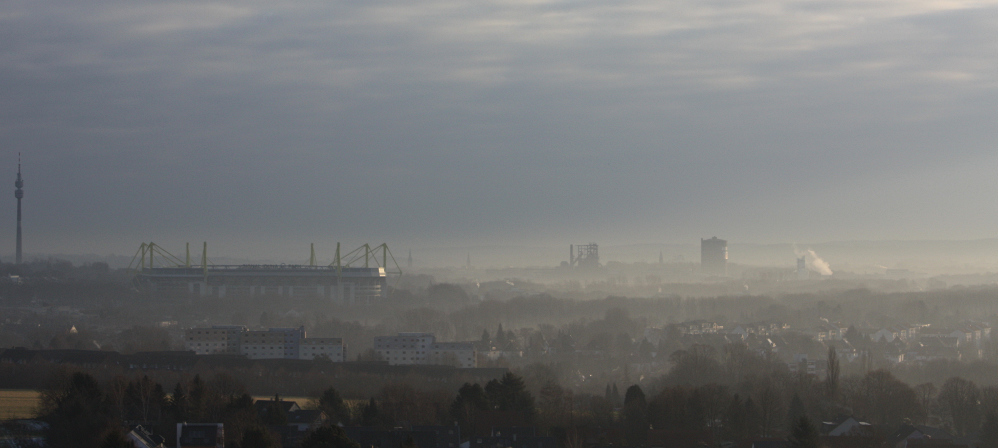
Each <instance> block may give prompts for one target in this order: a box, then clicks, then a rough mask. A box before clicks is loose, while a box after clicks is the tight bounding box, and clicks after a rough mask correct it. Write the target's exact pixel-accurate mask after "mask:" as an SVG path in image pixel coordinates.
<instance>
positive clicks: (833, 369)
mask: <svg viewBox="0 0 998 448" xmlns="http://www.w3.org/2000/svg"><path fill="white" fill-rule="evenodd" d="M838 392H839V355H838V354H837V353H836V352H835V347H828V369H827V370H826V371H825V393H826V394H827V395H828V397H829V398H834V397H835V395H836V394H837V393H838Z"/></svg>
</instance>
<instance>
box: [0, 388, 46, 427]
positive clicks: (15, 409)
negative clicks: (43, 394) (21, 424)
mask: <svg viewBox="0 0 998 448" xmlns="http://www.w3.org/2000/svg"><path fill="white" fill-rule="evenodd" d="M39 398H40V397H39V394H38V392H37V391H34V390H24V389H0V420H9V419H20V418H34V417H35V412H36V411H38V405H39Z"/></svg>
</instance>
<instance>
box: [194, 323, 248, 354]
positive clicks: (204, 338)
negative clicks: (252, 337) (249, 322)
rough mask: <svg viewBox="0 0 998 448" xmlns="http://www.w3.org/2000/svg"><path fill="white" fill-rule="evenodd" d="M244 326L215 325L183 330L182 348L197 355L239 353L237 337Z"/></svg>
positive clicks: (244, 328) (241, 332)
mask: <svg viewBox="0 0 998 448" xmlns="http://www.w3.org/2000/svg"><path fill="white" fill-rule="evenodd" d="M245 331H246V327H240V326H237V325H216V326H213V327H211V328H191V329H190V330H187V331H186V332H184V348H186V349H187V350H190V351H192V352H194V353H196V354H198V355H226V354H228V355H234V354H236V353H239V337H240V336H241V335H242V334H243V332H245Z"/></svg>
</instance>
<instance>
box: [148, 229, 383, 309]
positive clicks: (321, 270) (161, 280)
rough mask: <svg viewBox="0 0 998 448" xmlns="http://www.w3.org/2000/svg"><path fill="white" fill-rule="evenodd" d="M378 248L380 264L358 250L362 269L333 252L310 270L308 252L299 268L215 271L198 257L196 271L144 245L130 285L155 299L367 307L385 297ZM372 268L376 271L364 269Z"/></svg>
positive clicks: (239, 267)
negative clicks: (261, 299)
mask: <svg viewBox="0 0 998 448" xmlns="http://www.w3.org/2000/svg"><path fill="white" fill-rule="evenodd" d="M379 248H383V251H382V257H381V258H382V259H381V260H378V259H377V257H375V256H374V255H373V253H374V251H372V249H371V248H370V247H369V246H367V245H364V246H361V248H360V249H364V252H363V254H364V255H363V257H362V261H363V263H362V264H363V265H364V266H363V267H356V266H351V263H350V262H343V259H341V257H340V256H339V248H338V247H337V257H336V261H335V262H334V264H332V265H329V266H321V265H316V264H315V255H314V250H313V255H312V259H311V262H310V263H309V264H304V265H296V264H290V265H289V264H241V265H216V264H211V263H210V262H208V260H207V257H206V256H204V255H202V262H201V265H196V266H192V265H191V262H190V256H189V255H188V256H187V259H186V261H181V260H180V259H179V258H177V257H174V256H172V255H171V254H169V253H167V252H165V251H163V250H162V249H161V248H159V246H156V245H155V244H154V243H149V244H148V245H146V244H143V247H142V248H140V254H137V255H136V257H141V258H139V259H140V260H141V263H138V264H137V265H136V266H135V271H136V277H135V279H136V282H137V283H138V285H139V286H140V287H141V288H142V289H144V290H147V291H150V292H153V293H158V294H176V295H194V296H200V297H217V298H226V297H254V296H271V297H281V298H300V299H320V300H329V301H331V302H333V303H339V304H360V303H372V302H375V301H377V300H380V299H383V298H385V297H386V295H387V292H388V274H389V273H388V271H387V270H386V269H385V264H387V260H388V257H389V252H388V250H387V246H384V245H382V246H379ZM206 250H207V246H206ZM354 252H357V251H356V250H355V251H354ZM354 252H351V253H350V254H348V255H351V254H353V253H354ZM188 253H189V250H188ZM147 260H148V263H147ZM157 260H162V261H160V263H159V265H157V264H154V263H156V262H157ZM352 261H356V260H352ZM392 261H394V260H392ZM372 263H373V264H375V265H377V264H380V266H370V265H371V264H372ZM399 274H401V272H399Z"/></svg>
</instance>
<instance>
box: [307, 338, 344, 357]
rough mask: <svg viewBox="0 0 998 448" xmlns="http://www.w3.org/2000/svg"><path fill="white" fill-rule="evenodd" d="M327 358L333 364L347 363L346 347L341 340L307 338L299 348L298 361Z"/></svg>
mask: <svg viewBox="0 0 998 448" xmlns="http://www.w3.org/2000/svg"><path fill="white" fill-rule="evenodd" d="M320 356H325V357H327V358H329V360H330V361H333V362H343V361H346V358H347V353H346V347H345V346H344V345H343V339H340V338H305V339H302V340H301V344H300V346H299V347H298V359H315V358H317V357H320Z"/></svg>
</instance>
